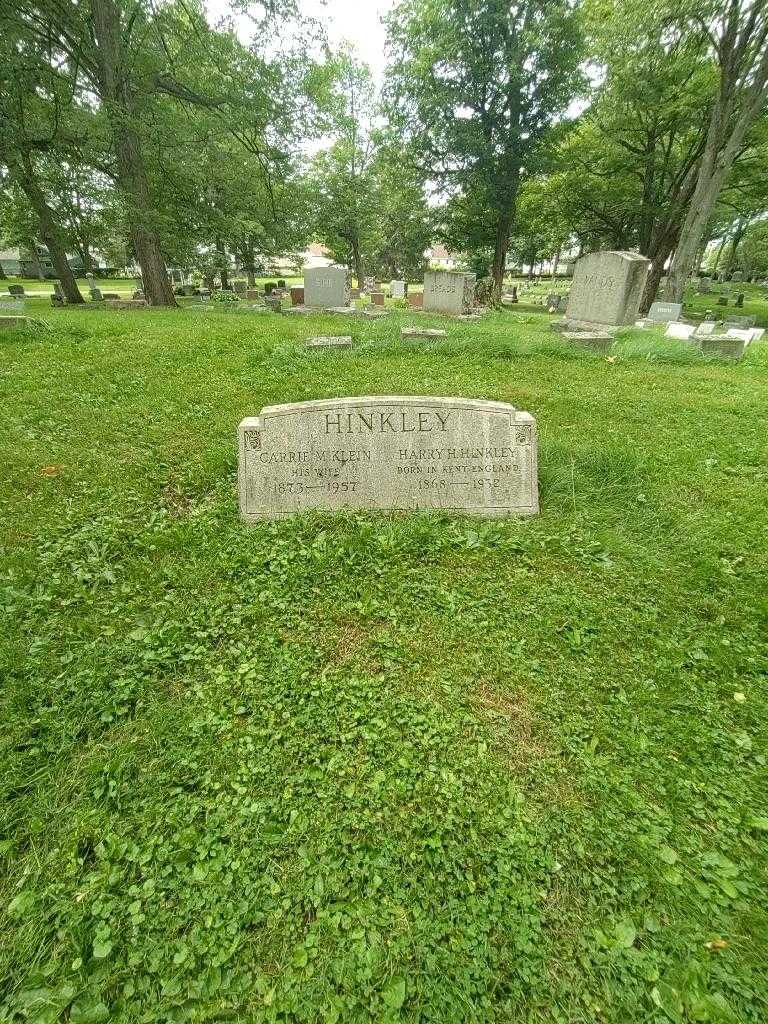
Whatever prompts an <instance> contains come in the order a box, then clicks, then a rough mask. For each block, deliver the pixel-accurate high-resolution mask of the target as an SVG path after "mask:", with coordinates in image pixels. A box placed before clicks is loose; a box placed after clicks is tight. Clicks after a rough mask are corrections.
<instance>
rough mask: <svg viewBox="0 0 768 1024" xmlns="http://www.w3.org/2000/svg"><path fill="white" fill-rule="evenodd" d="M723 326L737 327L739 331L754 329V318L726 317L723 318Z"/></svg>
mask: <svg viewBox="0 0 768 1024" xmlns="http://www.w3.org/2000/svg"><path fill="white" fill-rule="evenodd" d="M725 326H726V327H738V328H740V329H743V328H745V327H754V326H755V318H754V317H753V316H727V317H726V318H725Z"/></svg>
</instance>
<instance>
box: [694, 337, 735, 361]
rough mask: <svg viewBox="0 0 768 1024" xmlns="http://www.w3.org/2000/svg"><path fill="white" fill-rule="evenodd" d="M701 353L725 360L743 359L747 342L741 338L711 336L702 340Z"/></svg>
mask: <svg viewBox="0 0 768 1024" xmlns="http://www.w3.org/2000/svg"><path fill="white" fill-rule="evenodd" d="M700 344H701V352H702V355H705V356H720V357H721V358H724V359H741V358H742V356H743V355H744V352H745V351H746V348H747V342H746V341H743V340H742V339H741V338H729V337H728V335H727V334H710V336H709V337H708V338H702V339H701V343H700Z"/></svg>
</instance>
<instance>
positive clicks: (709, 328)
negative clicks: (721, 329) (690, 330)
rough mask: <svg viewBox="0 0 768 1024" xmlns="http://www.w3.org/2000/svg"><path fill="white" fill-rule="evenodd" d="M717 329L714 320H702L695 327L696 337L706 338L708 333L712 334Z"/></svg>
mask: <svg viewBox="0 0 768 1024" xmlns="http://www.w3.org/2000/svg"><path fill="white" fill-rule="evenodd" d="M716 330H717V324H716V323H715V321H714V320H703V321H702V322H701V323H700V324H699V326H698V327H697V328H696V337H697V338H706V337H708V336H709V335H710V334H714V333H715V331H716Z"/></svg>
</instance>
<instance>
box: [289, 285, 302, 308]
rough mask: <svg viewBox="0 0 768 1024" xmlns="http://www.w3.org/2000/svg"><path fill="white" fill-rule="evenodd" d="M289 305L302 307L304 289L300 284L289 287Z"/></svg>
mask: <svg viewBox="0 0 768 1024" xmlns="http://www.w3.org/2000/svg"><path fill="white" fill-rule="evenodd" d="M291 305H292V306H303V305H304V289H303V288H302V286H301V285H300V284H292V285H291Z"/></svg>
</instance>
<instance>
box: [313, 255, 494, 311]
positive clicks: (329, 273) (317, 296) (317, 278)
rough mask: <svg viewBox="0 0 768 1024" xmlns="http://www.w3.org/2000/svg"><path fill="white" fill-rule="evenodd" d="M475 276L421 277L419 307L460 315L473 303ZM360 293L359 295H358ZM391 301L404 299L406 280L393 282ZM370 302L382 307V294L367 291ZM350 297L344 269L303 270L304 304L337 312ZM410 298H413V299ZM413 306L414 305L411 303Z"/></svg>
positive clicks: (349, 281) (436, 274)
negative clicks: (421, 291)
mask: <svg viewBox="0 0 768 1024" xmlns="http://www.w3.org/2000/svg"><path fill="white" fill-rule="evenodd" d="M476 280H477V279H476V276H475V275H474V274H465V273H459V272H451V271H427V272H426V273H425V275H424V291H423V293H422V297H421V305H422V308H423V309H424V310H425V311H427V312H434V313H449V314H456V315H461V314H464V313H467V312H469V310H470V309H471V308H472V306H473V304H474V295H475V283H476ZM357 294H358V295H359V294H360V293H359V292H358V293H357ZM390 294H391V295H392V297H393V298H396V299H403V298H406V296H407V284H406V282H405V281H392V282H391V284H390ZM369 295H370V297H371V301H372V302H373V303H374V304H375V305H383V303H384V293H383V292H382V291H378V290H377V291H373V290H372V291H370V292H369ZM352 298H353V290H352V279H351V274H350V271H349V270H348V269H347V268H346V267H313V268H308V269H307V270H305V271H304V296H303V305H304V306H305V307H308V308H311V309H312V308H314V309H336V308H339V307H344V306H349V304H350V302H351V301H352ZM410 298H413V299H416V296H412V297H410ZM413 304H414V305H416V304H417V302H414V303H413Z"/></svg>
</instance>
